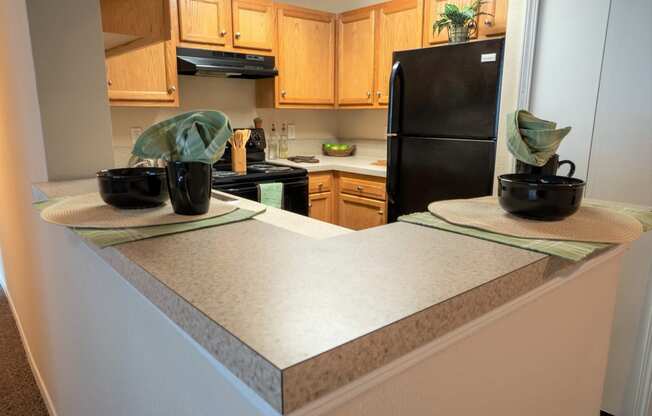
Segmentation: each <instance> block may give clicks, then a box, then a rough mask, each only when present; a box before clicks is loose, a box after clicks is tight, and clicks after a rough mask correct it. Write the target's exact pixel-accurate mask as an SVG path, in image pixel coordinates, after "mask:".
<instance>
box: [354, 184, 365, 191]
mask: <svg viewBox="0 0 652 416" xmlns="http://www.w3.org/2000/svg"><path fill="white" fill-rule="evenodd" d="M355 189H357V190H358V191H359V192H362V191H363V190H364V187H362V186H360V185H358V186H356V187H355Z"/></svg>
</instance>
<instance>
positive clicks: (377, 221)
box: [337, 194, 387, 230]
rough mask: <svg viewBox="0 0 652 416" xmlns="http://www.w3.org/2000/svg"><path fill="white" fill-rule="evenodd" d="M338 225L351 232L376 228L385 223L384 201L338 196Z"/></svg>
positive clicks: (345, 195)
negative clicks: (349, 229) (351, 230)
mask: <svg viewBox="0 0 652 416" xmlns="http://www.w3.org/2000/svg"><path fill="white" fill-rule="evenodd" d="M337 216H338V223H339V225H341V226H342V227H346V228H351V229H353V230H364V229H365V228H371V227H377V226H379V225H383V224H385V223H386V222H387V215H386V214H385V201H378V200H375V199H370V198H361V197H357V196H352V195H347V194H340V195H339V201H338V209H337Z"/></svg>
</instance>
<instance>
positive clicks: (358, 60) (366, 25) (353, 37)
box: [337, 9, 375, 105]
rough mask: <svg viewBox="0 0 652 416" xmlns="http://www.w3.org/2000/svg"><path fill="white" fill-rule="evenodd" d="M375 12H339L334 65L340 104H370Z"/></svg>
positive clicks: (371, 98)
mask: <svg viewBox="0 0 652 416" xmlns="http://www.w3.org/2000/svg"><path fill="white" fill-rule="evenodd" d="M374 18H375V13H374V10H373V9H363V10H358V11H354V12H349V13H344V14H342V15H340V17H339V19H338V22H337V40H338V47H337V67H338V77H337V85H338V94H337V97H338V98H337V102H338V104H340V105H360V104H368V105H371V104H373V97H372V90H373V87H374V43H375V39H374V37H375V30H374V29H375V28H374V26H375V21H374V20H375V19H374Z"/></svg>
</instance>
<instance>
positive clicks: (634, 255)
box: [531, 0, 652, 416]
mask: <svg viewBox="0 0 652 416" xmlns="http://www.w3.org/2000/svg"><path fill="white" fill-rule="evenodd" d="M568 16H574V18H572V19H570V18H568ZM651 18H652V4H651V3H650V2H649V0H611V1H610V0H579V1H574V2H568V1H564V0H546V1H541V2H540V16H539V19H540V20H539V31H538V33H537V48H536V51H535V65H534V73H533V85H532V97H531V110H532V112H533V113H535V114H536V115H538V116H541V117H543V118H548V119H551V120H556V121H558V122H559V124H560V126H565V125H571V126H572V127H573V131H572V132H571V134H570V135H569V136H568V138H567V139H566V140H565V141H564V143H563V144H562V146H561V148H560V151H559V153H560V155H561V157H562V158H563V159H571V160H573V161H575V163H576V164H577V165H578V166H577V167H578V174H577V176H579V177H581V178H584V179H587V178H588V179H587V196H589V197H593V198H602V199H609V200H616V201H623V202H629V203H638V204H644V205H648V206H650V205H652V132H651V130H650V129H649V123H650V120H652V104H651V101H650V97H652V75H651V74H652V48H651V47H650V42H651V41H652V29H651V28H650V24H649V22H650V19H651ZM651 252H652V236H650V235H646V236H644V238H643V239H642V240H641V241H639V242H637V243H636V244H634V246H633V247H632V249H631V250H630V252H629V253H627V255H626V257H625V263H624V269H623V273H622V275H621V279H620V286H619V288H618V301H617V306H616V315H615V319H614V325H613V336H612V340H611V347H610V357H609V366H608V369H607V378H606V382H605V389H604V399H603V409H604V410H605V411H608V412H609V413H612V414H614V415H616V416H632V415H634V413H632V412H633V408H632V406H633V397H634V390H635V389H636V387H637V382H638V378H637V377H638V370H639V369H640V365H641V361H640V356H637V354H639V353H640V351H641V342H642V340H641V339H640V338H641V328H640V326H641V322H642V321H643V319H642V318H643V317H644V313H652V312H651V311H652V308H651V306H650V305H646V304H645V299H646V293H647V292H648V291H649V290H650V289H652V288H651V287H650V286H649V284H650V280H652V279H651V278H652V259H651V258H650V255H649V254H650V253H651ZM649 299H650V300H652V296H649Z"/></svg>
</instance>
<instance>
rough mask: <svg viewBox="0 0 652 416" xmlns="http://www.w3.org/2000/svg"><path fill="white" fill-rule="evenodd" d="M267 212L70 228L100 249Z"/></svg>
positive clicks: (241, 211)
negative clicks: (126, 226)
mask: <svg viewBox="0 0 652 416" xmlns="http://www.w3.org/2000/svg"><path fill="white" fill-rule="evenodd" d="M61 199H62V198H53V199H49V200H47V201H40V202H36V203H34V207H35V208H36V209H37V210H39V211H42V210H43V209H45V208H46V207H47V206H49V205H52V204H53V203H55V202H57V201H60V200H61ZM263 212H265V210H264V209H261V210H258V211H250V210H246V209H241V208H238V209H236V210H235V211H232V212H229V213H228V214H224V215H221V216H219V217H214V218H208V219H205V220H199V221H192V222H184V223H180V224H165V225H153V226H149V227H133V228H113V229H99V228H73V227H69V228H70V229H71V230H72V231H73V232H74V233H75V234H77V235H79V236H80V237H82V238H83V239H85V240H88V241H90V242H91V243H93V244H95V245H96V246H98V247H99V248H105V247H109V246H115V245H118V244H124V243H129V242H132V241H138V240H145V239H147V238H153V237H161V236H164V235H170V234H178V233H184V232H187V231H194V230H200V229H202V228H209V227H217V226H219V225H226V224H232V223H235V222H240V221H245V220H248V219H250V218H253V217H255V216H256V215H258V214H261V213H263Z"/></svg>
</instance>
